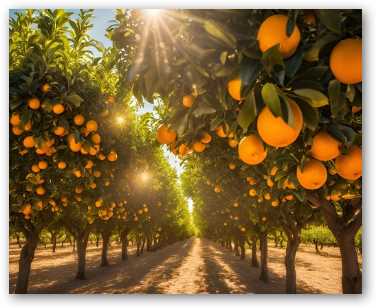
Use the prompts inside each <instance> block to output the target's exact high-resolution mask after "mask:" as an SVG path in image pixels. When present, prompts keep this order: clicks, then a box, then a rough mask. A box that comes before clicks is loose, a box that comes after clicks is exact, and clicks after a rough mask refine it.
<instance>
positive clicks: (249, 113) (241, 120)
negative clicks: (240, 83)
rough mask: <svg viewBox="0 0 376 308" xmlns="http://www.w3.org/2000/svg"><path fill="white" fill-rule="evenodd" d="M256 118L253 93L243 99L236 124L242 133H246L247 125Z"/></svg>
mask: <svg viewBox="0 0 376 308" xmlns="http://www.w3.org/2000/svg"><path fill="white" fill-rule="evenodd" d="M256 116H257V109H256V101H255V96H254V93H253V91H252V92H251V93H249V95H248V96H247V97H246V98H245V101H244V103H243V107H242V108H241V109H240V111H239V114H238V117H237V119H236V120H237V122H238V124H239V125H240V127H241V128H243V131H244V132H246V131H247V129H248V127H249V125H251V124H252V122H253V121H254V120H255V118H256Z"/></svg>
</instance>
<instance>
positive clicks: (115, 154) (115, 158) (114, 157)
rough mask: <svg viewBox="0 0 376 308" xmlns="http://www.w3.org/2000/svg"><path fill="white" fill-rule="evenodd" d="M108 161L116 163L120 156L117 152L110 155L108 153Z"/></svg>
mask: <svg viewBox="0 0 376 308" xmlns="http://www.w3.org/2000/svg"><path fill="white" fill-rule="evenodd" d="M107 159H108V160H109V161H112V162H113V161H116V160H117V159H118V155H117V153H116V152H115V151H113V150H112V151H111V152H110V153H108V155H107Z"/></svg>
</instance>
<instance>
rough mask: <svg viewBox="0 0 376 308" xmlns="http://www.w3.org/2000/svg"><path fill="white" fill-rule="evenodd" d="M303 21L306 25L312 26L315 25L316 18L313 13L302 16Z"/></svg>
mask: <svg viewBox="0 0 376 308" xmlns="http://www.w3.org/2000/svg"><path fill="white" fill-rule="evenodd" d="M303 21H304V23H305V24H307V25H310V26H314V25H316V16H315V14H313V13H307V14H304V16H303Z"/></svg>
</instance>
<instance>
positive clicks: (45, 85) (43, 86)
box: [40, 83, 51, 93]
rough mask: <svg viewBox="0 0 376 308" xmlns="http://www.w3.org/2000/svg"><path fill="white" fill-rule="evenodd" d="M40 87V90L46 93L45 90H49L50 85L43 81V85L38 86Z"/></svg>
mask: <svg viewBox="0 0 376 308" xmlns="http://www.w3.org/2000/svg"><path fill="white" fill-rule="evenodd" d="M40 89H41V91H42V92H43V93H47V92H49V91H50V89H51V87H50V85H49V84H48V83H45V84H43V85H42V86H41V87H40Z"/></svg>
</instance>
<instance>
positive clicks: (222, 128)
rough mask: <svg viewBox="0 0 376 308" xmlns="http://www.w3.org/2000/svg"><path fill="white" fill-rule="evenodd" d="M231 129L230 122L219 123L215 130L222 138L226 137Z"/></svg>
mask: <svg viewBox="0 0 376 308" xmlns="http://www.w3.org/2000/svg"><path fill="white" fill-rule="evenodd" d="M228 130H229V127H228V124H227V123H225V124H224V125H219V126H218V127H217V128H216V129H215V132H216V133H217V136H218V137H221V138H226V137H227V132H228Z"/></svg>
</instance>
